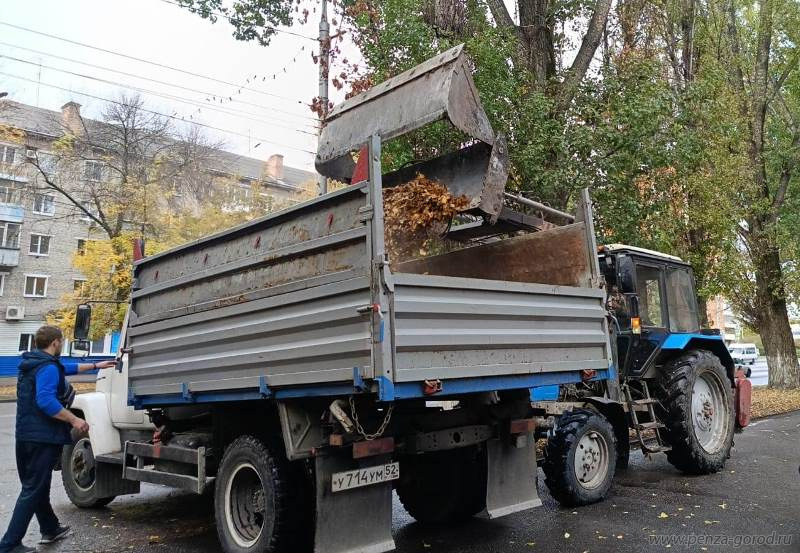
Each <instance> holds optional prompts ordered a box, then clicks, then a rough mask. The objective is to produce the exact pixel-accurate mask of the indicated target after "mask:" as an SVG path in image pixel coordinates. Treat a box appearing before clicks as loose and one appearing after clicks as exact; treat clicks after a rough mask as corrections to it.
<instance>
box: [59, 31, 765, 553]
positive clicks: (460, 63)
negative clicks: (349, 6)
mask: <svg viewBox="0 0 800 553" xmlns="http://www.w3.org/2000/svg"><path fill="white" fill-rule="evenodd" d="M441 119H445V120H447V121H449V122H450V124H452V125H453V126H454V127H455V128H457V129H460V130H461V131H463V132H464V133H465V134H466V135H468V136H470V137H472V138H473V140H472V142H471V143H470V145H468V146H466V147H463V148H461V149H458V150H457V151H455V152H450V153H447V154H445V155H442V156H440V157H437V158H434V159H430V160H427V161H424V162H422V163H420V164H418V165H415V166H413V167H407V168H404V169H402V170H399V171H396V172H390V173H386V174H384V172H383V171H382V168H381V148H382V146H383V144H384V143H385V142H386V141H389V140H391V139H393V138H396V137H398V136H401V135H403V134H406V133H409V132H411V131H413V130H415V129H418V128H420V127H422V126H424V125H428V124H430V123H433V122H435V121H439V120H441ZM359 150H361V152H362V154H361V155H360V156H359V157H358V165H356V163H355V162H354V155H353V153H354V152H357V151H359ZM316 166H317V169H318V171H319V172H320V173H321V174H323V175H325V176H327V177H329V178H332V179H337V180H340V181H344V182H346V183H348V184H349V186H346V187H344V188H342V189H340V190H337V191H334V192H331V193H329V194H326V195H324V196H321V197H319V198H316V199H313V200H310V201H308V202H305V203H303V204H300V205H297V206H294V207H292V208H289V209H286V210H283V211H280V212H277V213H273V214H270V215H267V216H265V217H262V218H260V219H256V220H254V221H251V222H248V223H246V224H244V225H241V226H238V227H235V228H232V229H230V230H227V231H224V232H221V233H219V234H216V235H213V236H210V237H207V238H204V239H202V240H198V241H196V242H193V243H190V244H187V245H185V246H181V247H178V248H175V249H172V250H170V251H167V252H164V253H160V254H158V255H153V256H150V257H146V258H144V259H140V260H138V261H137V262H136V263H135V267H134V284H133V290H132V294H131V303H130V308H129V310H128V314H127V317H126V320H125V323H124V328H123V338H122V340H123V348H122V349H121V353H120V356H119V359H118V363H117V366H116V368H115V369H106V370H104V371H102V372H101V373H100V375H99V376H98V380H97V391H96V392H95V393H90V394H85V395H81V396H79V397H78V398H77V399H76V401H75V404H74V406H73V409H74V410H76V411H79V412H80V415H81V416H82V417H84V418H85V419H86V420H87V421H88V422H89V424H90V425H91V431H90V434H89V436H88V437H84V438H82V439H80V440H79V441H78V442H77V443H75V444H73V445H72V446H68V447H66V448H65V450H64V454H63V463H62V466H63V471H62V472H63V479H64V486H65V489H66V491H67V494H68V495H69V497H70V499H71V500H72V502H73V503H74V504H76V505H78V506H79V507H85V508H91V507H98V506H101V505H105V504H107V503H109V502H110V501H112V500H113V498H114V497H115V496H118V495H123V494H130V493H136V492H138V491H139V486H140V483H141V482H147V483H153V484H161V485H164V486H169V487H173V488H179V489H183V490H188V491H190V492H194V493H197V494H202V493H206V492H208V493H213V495H214V505H215V516H216V526H217V532H218V534H219V540H220V543H221V545H222V549H223V550H224V551H225V552H226V553H243V552H248V553H251V552H252V553H256V552H259V553H260V552H271V551H276V550H279V549H281V548H284V547H285V546H286V545H287V544H289V545H291V547H290V549H291V550H295V551H299V550H302V549H303V548H306V549H309V550H311V549H313V550H314V551H316V552H318V553H355V552H376V553H379V552H382V551H390V550H392V549H394V541H393V539H392V535H391V517H392V493H393V491H395V492H396V493H397V495H398V497H399V499H400V501H401V502H402V503H403V505H404V506H405V508H406V510H407V511H408V512H409V513H410V514H411V515H412V516H413V517H414V518H415V519H417V520H419V521H424V522H428V523H447V522H451V521H455V520H459V519H464V518H467V517H471V516H476V515H477V516H484V517H487V518H490V519H493V518H497V517H501V516H505V515H508V514H511V513H515V512H518V511H521V510H524V509H529V508H532V507H536V506H538V505H540V504H541V501H540V499H539V497H538V495H537V452H536V440H537V439H539V438H546V440H547V441H546V446H545V447H544V454H543V457H542V459H540V460H539V462H538V465H539V466H541V467H542V468H543V472H544V475H545V483H546V485H547V487H548V488H549V490H550V493H551V494H552V495H553V496H554V497H555V498H556V499H557V500H558V501H559V502H560V503H562V504H563V505H571V506H575V505H585V504H588V503H592V502H595V501H598V500H600V499H602V498H603V497H604V496H605V495H606V494H607V493H608V491H609V488H610V486H611V482H612V479H613V476H614V473H615V470H618V469H620V468H623V467H625V466H626V465H627V461H628V454H629V451H630V449H631V447H638V448H639V449H641V450H642V451H643V452H644V453H645V454H655V453H666V455H667V458H668V459H669V461H670V462H671V463H672V464H673V465H675V466H676V467H677V468H679V469H680V470H682V471H685V472H687V473H698V474H700V473H711V472H715V471H718V470H720V469H721V468H722V467H723V465H724V463H725V460H726V458H727V457H728V455H729V453H730V450H731V446H732V444H733V437H734V430H735V428H736V427H737V426H744V425H746V424H747V419H748V415H749V390H750V388H749V382H748V381H747V380H746V379H744V378H743V375H742V374H739V375H738V376H737V374H735V372H734V371H735V367H734V364H733V361H732V360H731V358H730V355H729V353H728V351H727V349H726V348H725V345H724V343H723V342H722V339H721V338H720V336H719V335H718V333H714V332H710V331H704V330H701V329H700V322H699V314H698V307H697V303H696V300H695V291H694V283H693V277H692V272H691V269H690V267H689V266H688V265H687V264H686V263H684V262H682V261H681V260H680V259H678V258H675V257H672V256H668V255H664V254H660V253H657V252H652V251H647V250H642V249H637V248H633V247H627V246H622V245H610V246H604V247H600V248H598V247H597V245H596V242H595V233H594V228H593V223H592V207H591V202H590V197H589V193H588V191H583V192H582V193H581V194H580V197H579V198H578V200H577V202H576V210H575V214H574V215H573V214H568V213H565V212H561V211H558V210H555V209H552V208H550V207H548V206H545V205H542V204H539V203H537V202H534V201H531V200H529V199H527V198H525V197H523V196H520V195H517V194H512V193H510V192H507V191H506V189H505V187H506V181H507V177H508V166H509V161H508V152H507V150H506V143H505V140H504V138H503V136H502V135H500V134H496V133H495V132H494V131H493V129H492V127H491V125H490V124H489V121H488V118H487V117H486V114H485V113H484V110H483V108H482V106H481V105H480V102H479V100H478V94H477V91H476V89H475V86H474V84H473V82H472V78H471V72H470V62H469V61H468V60H467V58H466V56H465V54H464V53H463V51H462V47H460V46H459V47H456V48H453V49H452V50H449V51H447V52H445V53H443V54H441V55H439V56H437V57H435V58H432V59H430V60H428V61H426V62H425V63H423V64H421V65H420V66H418V67H415V68H414V69H411V70H410V71H408V72H406V73H403V74H402V75H399V76H397V77H395V78H393V79H390V80H388V81H386V82H384V83H382V84H380V85H378V86H376V87H374V88H373V89H371V90H368V91H366V92H364V93H362V94H359V95H358V96H355V97H353V98H351V99H349V100H347V101H346V102H344V103H342V104H341V105H340V106H338V107H336V108H335V109H334V110H333V111H331V113H330V116H329V118H328V121H327V123H326V126H325V127H324V129H323V130H322V134H321V137H320V147H319V152H318V155H317V159H316ZM420 173H421V174H423V175H425V176H427V177H429V178H430V179H432V180H435V181H438V182H440V183H443V184H444V185H446V186H447V188H448V190H449V192H450V193H451V194H453V195H454V196H464V197H466V198H468V199H469V205H468V206H467V208H466V209H465V210H464V212H463V213H462V214H460V215H459V216H458V217H456V220H454V222H453V224H451V225H450V226H449V228H448V230H447V239H448V240H450V241H452V242H454V243H458V244H459V245H460V246H459V247H458V248H456V249H454V251H451V252H449V253H445V254H440V255H432V256H429V257H424V258H420V259H416V260H412V261H407V262H404V263H399V264H397V265H393V266H392V267H390V266H389V264H388V261H389V260H388V258H387V253H386V250H385V245H384V219H383V217H384V211H383V191H384V189H385V188H388V187H393V186H397V185H400V184H402V183H405V182H408V181H409V180H410V179H412V178H413V177H414V176H415V175H416V174H420ZM86 315H87V313H86V310H85V309H82V310H81V317H79V319H80V320H79V321H78V324H77V325H76V333H77V334H78V335H81V334H84V335H85V330H86V329H87V328H88V320H89V317H87V316H86ZM344 528H347V529H351V530H348V531H343V529H344ZM356 529H357V530H356Z"/></svg>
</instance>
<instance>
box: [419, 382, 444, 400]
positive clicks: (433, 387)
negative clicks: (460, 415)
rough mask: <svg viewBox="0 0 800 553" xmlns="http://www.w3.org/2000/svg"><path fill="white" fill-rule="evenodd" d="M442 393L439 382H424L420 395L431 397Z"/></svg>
mask: <svg viewBox="0 0 800 553" xmlns="http://www.w3.org/2000/svg"><path fill="white" fill-rule="evenodd" d="M441 391H442V381H441V380H426V381H424V382H423V383H422V393H423V394H425V395H426V396H432V395H433V394H438V393H439V392H441Z"/></svg>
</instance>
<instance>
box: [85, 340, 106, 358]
mask: <svg viewBox="0 0 800 553" xmlns="http://www.w3.org/2000/svg"><path fill="white" fill-rule="evenodd" d="M104 353H107V352H106V337H105V336H102V337H100V338H98V339H97V340H92V342H91V347H90V348H89V355H102V354H104Z"/></svg>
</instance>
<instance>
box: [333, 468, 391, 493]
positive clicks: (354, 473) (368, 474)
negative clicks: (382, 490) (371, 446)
mask: <svg viewBox="0 0 800 553" xmlns="http://www.w3.org/2000/svg"><path fill="white" fill-rule="evenodd" d="M398 478H400V463H388V464H386V465H377V466H374V467H366V468H363V469H358V470H348V471H345V472H337V473H335V474H334V475H333V478H332V481H331V490H332V491H333V492H334V493H335V492H341V491H343V490H351V489H353V488H361V487H363V486H371V485H372V484H380V483H381V482H389V481H391V480H397V479H398Z"/></svg>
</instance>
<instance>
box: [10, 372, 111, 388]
mask: <svg viewBox="0 0 800 553" xmlns="http://www.w3.org/2000/svg"><path fill="white" fill-rule="evenodd" d="M67 380H69V381H70V382H94V381H95V380H97V375H96V374H76V375H74V376H68V377H67ZM16 385H17V377H15V376H3V377H0V386H16Z"/></svg>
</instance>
